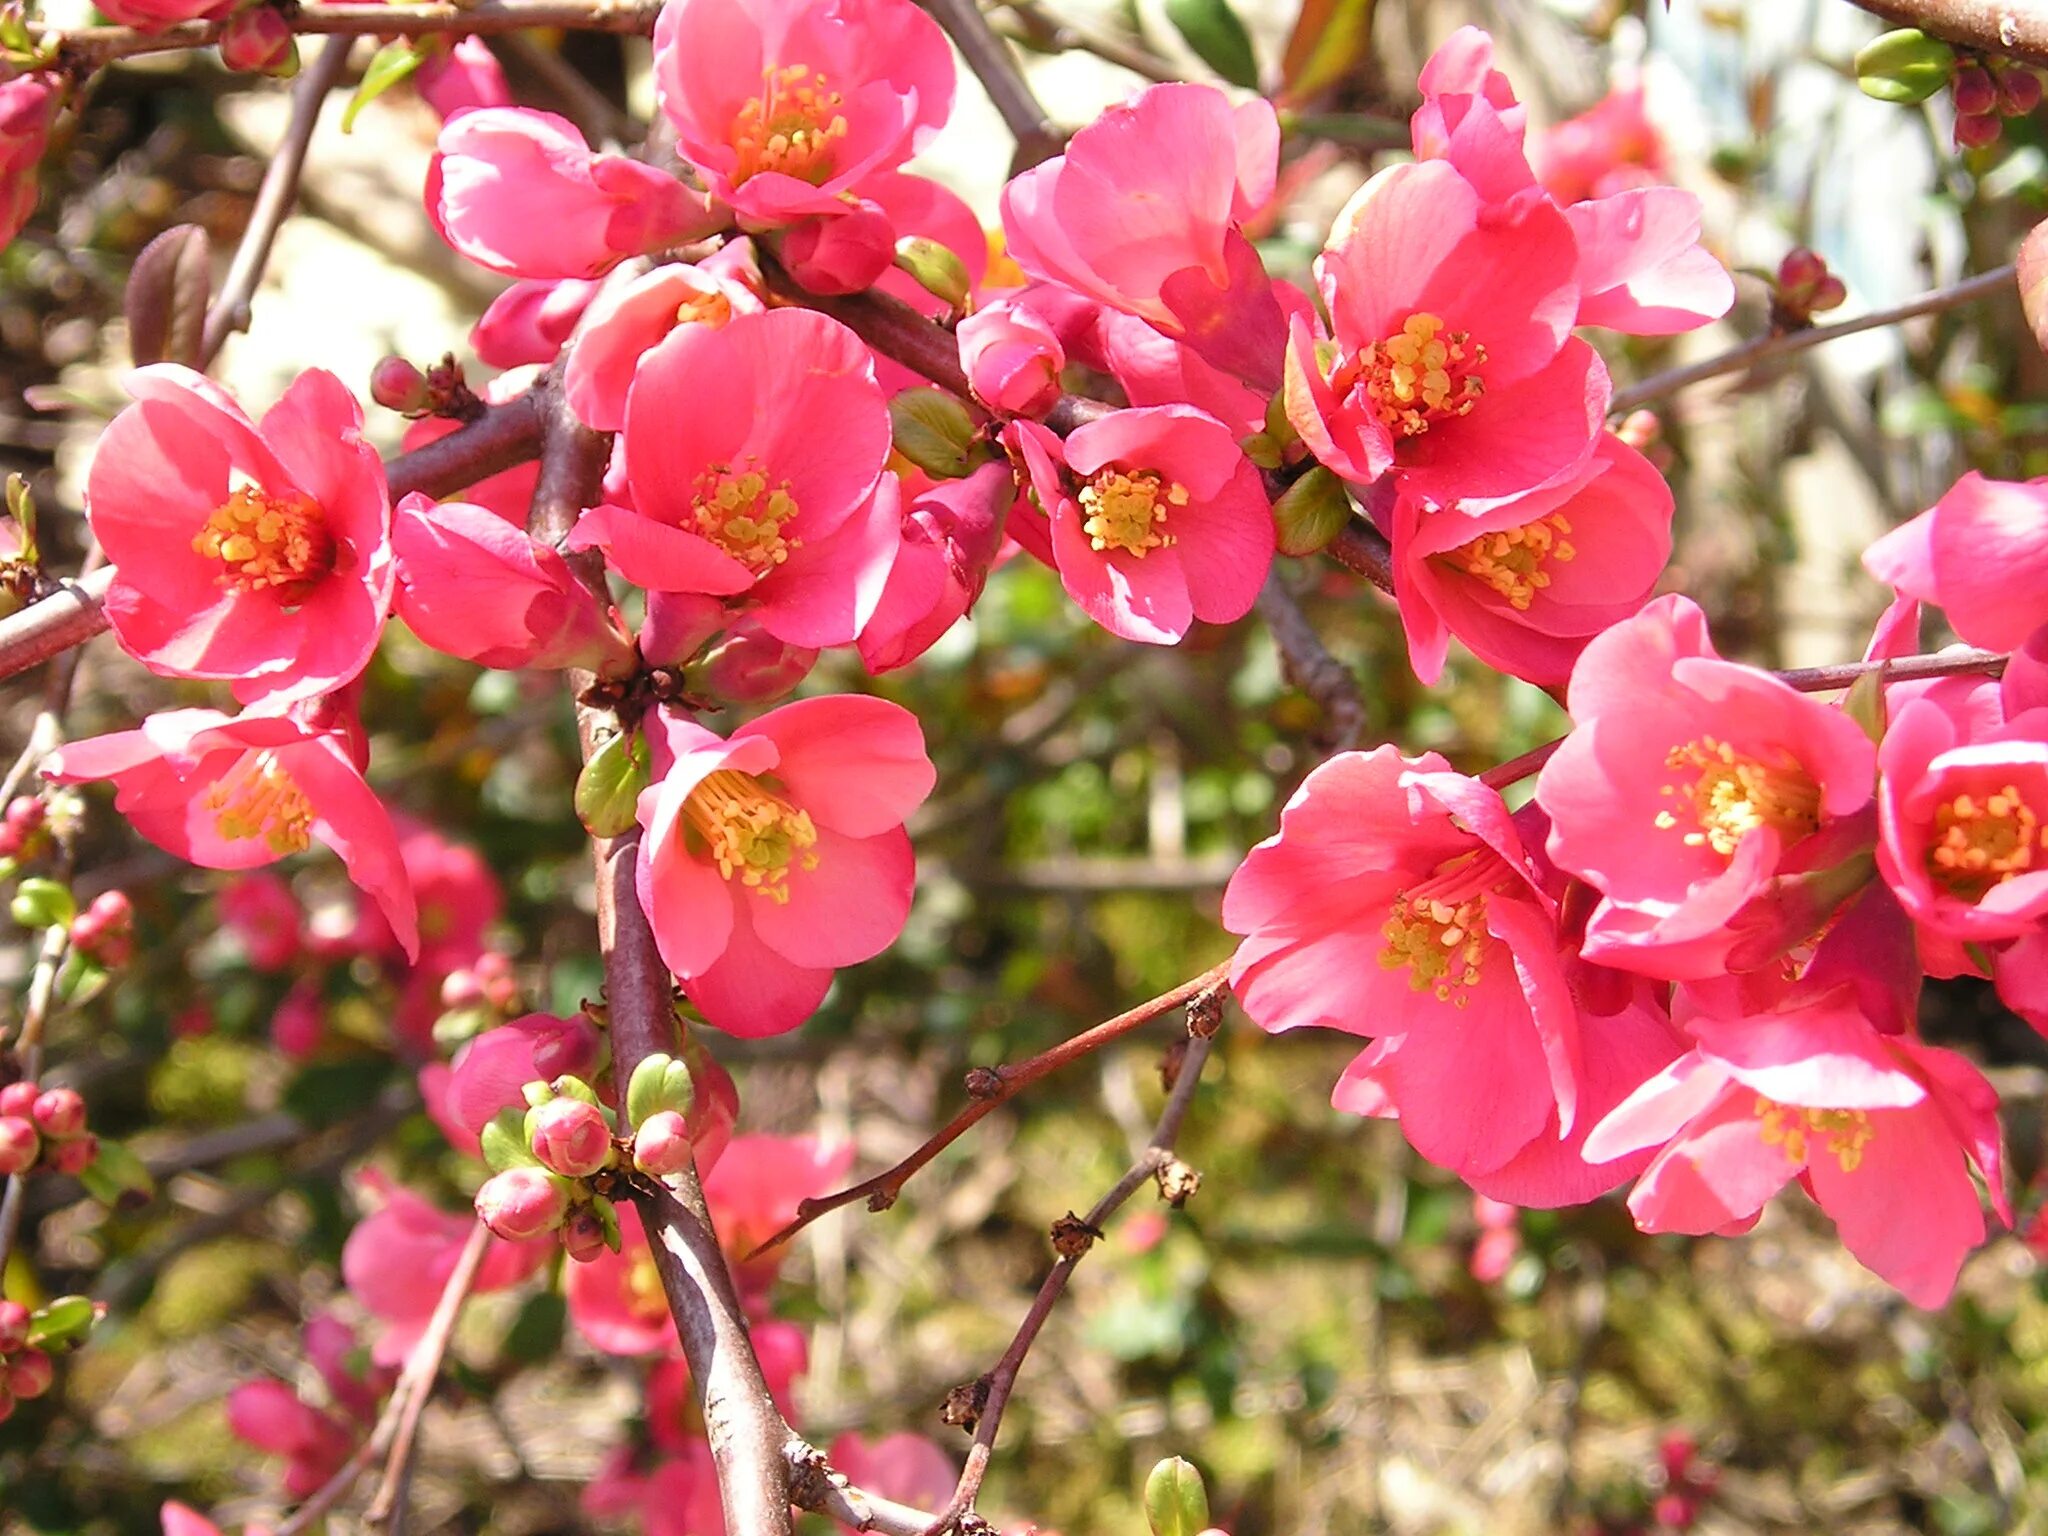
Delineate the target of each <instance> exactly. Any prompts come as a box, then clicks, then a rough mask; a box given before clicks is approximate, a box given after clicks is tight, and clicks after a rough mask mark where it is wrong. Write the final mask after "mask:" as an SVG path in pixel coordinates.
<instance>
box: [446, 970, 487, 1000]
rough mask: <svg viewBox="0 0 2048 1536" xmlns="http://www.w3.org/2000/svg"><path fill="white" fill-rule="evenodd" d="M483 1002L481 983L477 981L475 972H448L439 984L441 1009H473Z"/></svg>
mask: <svg viewBox="0 0 2048 1536" xmlns="http://www.w3.org/2000/svg"><path fill="white" fill-rule="evenodd" d="M483 1000H484V988H483V983H482V982H481V981H479V980H477V974H476V972H475V971H472V970H468V969H464V970H460V971H450V972H449V973H448V975H447V978H446V979H445V980H444V981H443V982H442V983H441V1006H442V1007H443V1008H474V1007H475V1006H476V1005H477V1004H478V1003H481V1002H482V1001H483Z"/></svg>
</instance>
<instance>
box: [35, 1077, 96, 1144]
mask: <svg viewBox="0 0 2048 1536" xmlns="http://www.w3.org/2000/svg"><path fill="white" fill-rule="evenodd" d="M29 1113H30V1114H31V1115H32V1116H33V1117H34V1119H35V1122H36V1129H37V1130H39V1131H41V1132H42V1133H43V1134H44V1135H45V1136H47V1137H49V1138H50V1139H51V1140H52V1141H69V1140H70V1139H71V1138H72V1137H74V1136H78V1135H81V1134H83V1133H84V1131H85V1100H84V1099H82V1098H80V1097H79V1096H78V1090H77V1089H75V1088H51V1089H48V1090H46V1091H45V1092H43V1093H40V1094H38V1095H36V1101H35V1103H34V1105H33V1106H31V1108H30V1110H29Z"/></svg>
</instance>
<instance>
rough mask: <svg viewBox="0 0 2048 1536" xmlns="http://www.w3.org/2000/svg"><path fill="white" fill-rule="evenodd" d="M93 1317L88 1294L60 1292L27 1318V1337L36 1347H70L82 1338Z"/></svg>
mask: <svg viewBox="0 0 2048 1536" xmlns="http://www.w3.org/2000/svg"><path fill="white" fill-rule="evenodd" d="M94 1321H95V1313H94V1310H93V1304H92V1299H91V1298H90V1297H86V1296H59V1297H58V1298H57V1299H56V1300H55V1301H53V1302H51V1303H50V1304H49V1305H48V1306H47V1307H39V1308H37V1309H36V1311H35V1313H34V1315H32V1316H31V1317H30V1318H29V1322H28V1341H29V1343H31V1344H33V1345H34V1346H35V1347H36V1348H37V1349H69V1348H72V1347H73V1346H75V1345H79V1344H83V1343H84V1342H85V1340H86V1336H87V1335H88V1334H90V1333H91V1332H92V1325H93V1323H94Z"/></svg>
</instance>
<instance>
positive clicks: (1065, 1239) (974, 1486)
mask: <svg viewBox="0 0 2048 1536" xmlns="http://www.w3.org/2000/svg"><path fill="white" fill-rule="evenodd" d="M1225 969H1226V968H1225V967H1222V966H1219V967H1217V968H1216V970H1215V971H1212V972H1209V973H1208V974H1209V976H1211V977H1213V978H1214V979H1213V980H1211V981H1210V982H1209V983H1208V985H1207V986H1206V987H1204V988H1202V989H1201V990H1199V991H1197V992H1196V993H1195V994H1194V995H1192V996H1190V997H1189V999H1188V1048H1187V1054H1186V1055H1185V1056H1183V1057H1182V1058H1181V1060H1180V1064H1179V1067H1178V1068H1177V1074H1178V1075H1177V1076H1176V1077H1175V1078H1174V1081H1173V1090H1172V1092H1171V1093H1169V1094H1168V1095H1167V1099H1166V1107H1165V1108H1164V1109H1163V1110H1161V1111H1160V1115H1159V1121H1158V1123H1157V1124H1156V1125H1155V1126H1154V1127H1153V1130H1152V1137H1151V1140H1150V1141H1149V1142H1147V1143H1146V1146H1145V1149H1144V1150H1143V1151H1142V1152H1140V1153H1139V1154H1138V1157H1137V1159H1136V1160H1135V1161H1134V1162H1133V1163H1132V1164H1131V1166H1130V1168H1129V1169H1128V1170H1127V1171H1126V1172H1125V1173H1124V1176H1123V1177H1122V1178H1120V1179H1118V1180H1117V1181H1116V1183H1115V1185H1114V1186H1112V1187H1111V1189H1110V1191H1109V1193H1107V1194H1106V1195H1104V1196H1103V1197H1102V1198H1101V1199H1100V1200H1098V1201H1096V1202H1095V1204H1094V1205H1093V1206H1092V1207H1091V1208H1090V1209H1089V1211H1088V1214H1087V1215H1086V1216H1083V1217H1081V1218H1079V1222H1078V1224H1076V1222H1075V1219H1074V1218H1073V1217H1072V1216H1069V1217H1068V1218H1067V1219H1066V1220H1065V1221H1062V1222H1057V1223H1055V1224H1054V1227H1053V1232H1054V1239H1053V1240H1054V1243H1055V1245H1058V1246H1061V1247H1062V1250H1063V1251H1062V1252H1061V1253H1060V1256H1059V1258H1058V1259H1057V1260H1056V1261H1055V1262H1054V1264H1053V1266H1052V1268H1051V1269H1050V1270H1049V1271H1048V1272H1047V1273H1046V1277H1045V1280H1044V1282H1043V1283H1042V1284H1041V1285H1040V1286H1039V1288H1038V1294H1037V1295H1036V1296H1034V1297H1033V1298H1032V1301H1031V1308H1030V1310H1029V1311H1028V1312H1026V1313H1025V1314H1024V1320H1023V1322H1021V1323H1019V1324H1018V1325H1017V1333H1016V1337H1014V1338H1013V1339H1011V1340H1010V1347H1009V1348H1008V1349H1006V1350H1004V1351H1003V1357H1002V1359H1001V1360H999V1361H997V1362H996V1367H995V1369H994V1370H992V1371H990V1372H989V1373H988V1375H986V1376H984V1377H982V1378H981V1379H980V1380H979V1381H978V1382H976V1383H974V1386H973V1387H972V1389H971V1393H972V1398H973V1402H974V1411H975V1414H976V1422H975V1425H974V1444H973V1446H972V1447H971V1448H970V1449H969V1450H968V1452H967V1465H966V1466H965V1467H964V1468H963V1469H962V1470H961V1473H960V1481H959V1484H958V1485H957V1486H956V1487H955V1488H954V1490H953V1497H952V1499H951V1501H950V1502H949V1503H948V1504H947V1505H946V1507H945V1509H944V1510H942V1511H941V1512H940V1513H939V1515H938V1517H937V1518H936V1519H935V1520H934V1521H933V1522H932V1525H931V1527H930V1529H929V1530H928V1531H927V1532H926V1536H944V1533H945V1532H947V1531H951V1530H956V1529H959V1528H960V1526H961V1523H962V1521H963V1520H964V1519H965V1517H966V1516H968V1515H969V1514H970V1513H972V1511H973V1509H974V1501H975V1499H976V1497H977V1496H979V1494H980V1492H981V1482H982V1479H983V1478H984V1477H985V1476H987V1474H988V1463H989V1458H990V1456H992V1455H993V1454H994V1451H995V1443H996V1432H997V1431H998V1430H999V1429H1000V1428H1001V1427H1002V1422H1003V1411H1004V1409H1005V1408H1007V1407H1008V1406H1009V1402H1010V1393H1011V1392H1012V1391H1013V1390H1014V1389H1015V1387H1016V1385H1017V1376H1018V1373H1019V1372H1020V1371H1022V1370H1023V1368H1024V1359H1025V1356H1027V1355H1028V1354H1030V1352H1031V1346H1032V1344H1033V1343H1034V1342H1036V1340H1037V1338H1038V1334H1039V1330H1040V1329H1042V1328H1043V1327H1044V1326H1045V1321H1046V1319H1047V1318H1048V1317H1050V1316H1051V1315H1052V1309H1053V1307H1054V1306H1055V1305H1056V1304H1057V1303H1058V1301H1059V1299H1060V1297H1061V1295H1062V1294H1063V1293H1064V1292H1065V1291H1066V1288H1067V1281H1068V1280H1069V1279H1070V1278H1072V1276H1073V1273H1074V1269H1075V1267H1076V1266H1077V1265H1079V1264H1080V1262H1081V1260H1082V1259H1083V1258H1084V1257H1085V1256H1086V1255H1087V1252H1088V1249H1089V1246H1090V1244H1091V1242H1092V1241H1093V1239H1095V1238H1099V1237H1100V1236H1101V1235H1102V1232H1101V1229H1102V1224H1103V1222H1105V1221H1107V1220H1108V1219H1109V1218H1110V1217H1111V1216H1112V1215H1114V1214H1115V1213H1116V1211H1117V1210H1118V1209H1119V1208H1120V1207H1121V1206H1122V1205H1123V1203H1124V1202H1125V1201H1126V1200H1128V1199H1130V1198H1131V1196H1132V1195H1134V1194H1136V1193H1137V1192H1138V1190H1139V1189H1140V1188H1142V1187H1143V1186H1144V1185H1145V1184H1146V1183H1147V1182H1148V1181H1150V1180H1152V1179H1155V1178H1159V1177H1161V1176H1162V1174H1163V1171H1164V1170H1165V1169H1166V1167H1167V1166H1168V1164H1170V1163H1171V1162H1172V1161H1173V1146H1174V1143H1175V1142H1176V1141H1177V1140H1178V1139H1179V1138H1180V1127H1181V1122H1182V1121H1183V1120H1185V1119H1186V1118H1187V1112H1188V1106H1189V1105H1190V1104H1192V1103H1193V1102H1194V1097H1195V1089H1196V1087H1197V1086H1198V1085H1199V1084H1200V1082H1201V1080H1202V1067H1203V1066H1204V1064H1205V1063H1206V1062H1207V1061H1208V1059H1209V1046H1210V1043H1211V1041H1212V1040H1213V1039H1214V1038H1215V1030H1216V1024H1217V1023H1218V1022H1219V1021H1220V1019H1221V1017H1222V1015H1221V1009H1222V999H1221V994H1222V992H1223V990H1224V988H1225V986H1226V985H1227V983H1226V982H1225V980H1224V976H1223V974H1222V973H1223V972H1224V971H1225ZM1183 1198H1185V1197H1184V1196H1183Z"/></svg>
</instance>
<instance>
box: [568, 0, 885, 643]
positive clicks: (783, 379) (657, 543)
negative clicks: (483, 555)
mask: <svg viewBox="0 0 2048 1536" xmlns="http://www.w3.org/2000/svg"><path fill="white" fill-rule="evenodd" d="M665 14H671V15H672V14H674V13H673V12H668V13H665ZM889 447H890V436H889V408H888V405H887V403H886V402H885V401H884V400H883V398H882V392H881V390H880V389H879V388H878V387H877V386H876V384H875V379H874V370H873V368H872V366H871V364H870V362H869V357H868V350H867V348H866V347H865V346H863V345H862V344H861V342H860V340H859V338H858V337H856V336H855V335H854V334H853V333H852V332H851V331H849V330H847V329H846V327H845V326H843V325H841V324H839V322H838V321H836V320H832V319H828V318H827V317H826V316H824V315H820V314H816V313H813V312H812V311H809V310H796V309H778V310H771V311H769V312H768V313H766V314H758V315H737V316H735V317H734V318H733V319H732V321H731V322H730V323H729V324H727V325H725V326H724V327H722V328H720V329H711V328H709V327H706V326H700V325H691V326H685V327H682V328H681V329H679V330H676V331H673V332H671V333H670V334H669V336H668V337H667V339H666V340H664V341H663V342H662V343H661V344H660V345H659V346H657V347H655V348H654V350H653V351H651V352H649V353H648V354H647V355H646V356H645V357H644V358H643V359H642V360H641V363H640V365H639V371H638V373H637V374H636V375H635V377H634V382H633V389H632V393H631V396H630V398H629V399H628V401H627V406H626V432H625V449H626V473H627V477H628V479H629V481H630V483H631V486H632V495H633V509H632V510H630V511H628V510H627V509H625V508H623V507H616V506H598V507H593V508H591V509H590V510H589V511H587V512H585V513H584V514H583V516H582V518H581V519H580V520H579V521H578V523H577V525H576V530H575V532H574V533H573V534H572V535H571V536H570V547H571V548H572V549H590V548H601V549H603V550H604V552H605V557H606V558H607V559H608V560H609V561H610V562H611V564H612V566H613V568H614V569H616V570H617V571H618V572H619V573H620V574H621V575H623V576H624V577H625V578H626V579H627V580H628V581H632V582H635V583H637V584H639V585H640V586H643V587H646V588H648V589H649V590H650V591H660V592H703V593H710V594H712V595H714V596H720V597H724V598H726V599H728V601H729V602H731V603H732V604H734V605H735V606H741V605H744V606H745V607H747V608H748V610H749V611H751V612H752V613H753V614H754V616H755V618H757V619H758V620H759V621H760V624H761V627H762V628H763V629H765V630H767V631H768V632H769V633H770V634H772V635H775V636H776V637H777V638H779V639H783V640H787V641H789V642H790V643H792V644H794V645H810V646H826V645H843V644H845V643H846V642H847V641H850V640H851V639H853V637H854V636H855V635H857V634H859V633H860V630H861V627H862V625H863V624H865V623H866V622H867V619H868V617H869V615H871V614H872V613H873V612H874V607H875V603H876V602H877V601H878V600H879V599H880V597H881V590H882V586H883V584H884V583H885V582H886V581H887V580H888V575H889V559H890V556H891V555H892V554H893V552H894V547H895V542H896V537H897V528H898V526H899V521H900V519H899V517H898V514H897V510H896V507H895V506H894V505H893V503H889V502H887V501H886V498H883V497H878V496H876V495H875V494H874V492H875V489H876V486H877V482H878V481H880V479H881V473H882V464H883V461H884V460H885V459H886V458H887V457H888V454H889Z"/></svg>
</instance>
